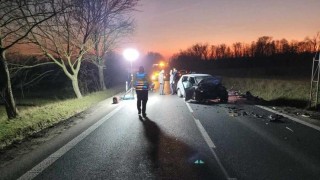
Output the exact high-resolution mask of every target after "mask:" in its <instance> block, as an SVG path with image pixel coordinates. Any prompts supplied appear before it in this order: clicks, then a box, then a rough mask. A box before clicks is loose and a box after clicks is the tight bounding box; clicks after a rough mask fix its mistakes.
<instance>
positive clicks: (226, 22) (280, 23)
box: [126, 0, 320, 58]
mask: <svg viewBox="0 0 320 180" xmlns="http://www.w3.org/2000/svg"><path fill="white" fill-rule="evenodd" d="M319 7H320V1H319V0H304V1H301V0H281V1H278V0H269V1H264V0H242V1H239V0H224V1H222V0H221V1H218V0H217V1H214V0H198V1H194V0H174V1H172V0H161V1H159V0H141V1H140V5H139V6H138V10H139V11H137V12H135V13H134V17H135V20H136V30H135V33H134V35H133V37H132V38H131V42H132V43H129V44H131V45H133V46H135V47H137V49H139V50H140V51H141V53H146V52H150V51H152V52H158V53H160V54H162V55H164V56H165V57H166V58H168V57H170V56H172V55H173V54H174V53H178V52H179V51H180V50H185V49H187V48H188V47H191V46H192V45H194V44H196V43H208V44H210V45H217V44H222V43H224V44H227V45H231V44H232V43H235V42H242V43H248V44H250V43H251V42H252V41H256V40H257V39H258V38H259V37H261V36H271V37H273V39H279V40H280V39H282V38H285V39H287V40H288V41H291V40H298V41H302V40H304V39H305V38H306V37H307V36H309V37H313V36H315V35H316V33H317V32H319V31H320V23H319V22H318V17H320V11H319V10H318V9H319ZM126 45H127V44H126Z"/></svg>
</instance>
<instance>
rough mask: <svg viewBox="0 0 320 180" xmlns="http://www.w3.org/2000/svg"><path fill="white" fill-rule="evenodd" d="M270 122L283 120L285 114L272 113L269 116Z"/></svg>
mask: <svg viewBox="0 0 320 180" xmlns="http://www.w3.org/2000/svg"><path fill="white" fill-rule="evenodd" d="M268 118H269V121H270V122H283V121H281V119H282V118H283V116H281V115H278V114H271V115H269V116H268Z"/></svg>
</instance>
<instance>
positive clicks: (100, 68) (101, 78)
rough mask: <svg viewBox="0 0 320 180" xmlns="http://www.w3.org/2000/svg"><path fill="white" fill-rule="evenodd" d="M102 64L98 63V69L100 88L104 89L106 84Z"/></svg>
mask: <svg viewBox="0 0 320 180" xmlns="http://www.w3.org/2000/svg"><path fill="white" fill-rule="evenodd" d="M103 67H104V66H103V65H98V69H99V82H100V88H101V90H106V85H105V83H104V74H103Z"/></svg>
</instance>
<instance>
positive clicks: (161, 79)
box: [158, 70, 164, 95]
mask: <svg viewBox="0 0 320 180" xmlns="http://www.w3.org/2000/svg"><path fill="white" fill-rule="evenodd" d="M158 81H159V93H160V95H164V70H161V71H160V73H159V77H158Z"/></svg>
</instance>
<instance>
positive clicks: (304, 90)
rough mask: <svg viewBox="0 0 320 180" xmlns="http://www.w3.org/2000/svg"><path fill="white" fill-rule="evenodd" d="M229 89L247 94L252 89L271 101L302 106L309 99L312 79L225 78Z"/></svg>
mask: <svg viewBox="0 0 320 180" xmlns="http://www.w3.org/2000/svg"><path fill="white" fill-rule="evenodd" d="M223 84H224V85H225V86H226V88H227V89H234V90H238V91H240V93H241V94H245V93H246V91H250V92H251V94H253V95H254V96H258V97H260V98H263V99H264V100H266V101H269V102H275V103H276V102H279V103H280V101H282V102H283V103H287V104H284V105H290V104H292V105H295V103H298V104H296V105H298V106H300V107H302V106H304V105H306V103H307V102H308V101H309V91H310V81H309V80H294V79H283V80H279V79H255V78H224V79H223Z"/></svg>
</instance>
